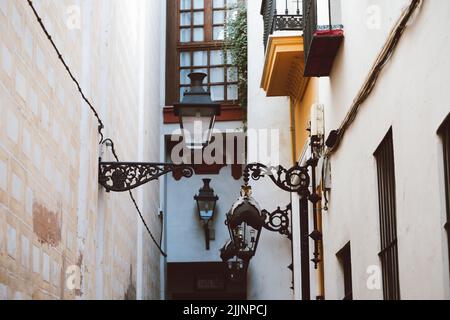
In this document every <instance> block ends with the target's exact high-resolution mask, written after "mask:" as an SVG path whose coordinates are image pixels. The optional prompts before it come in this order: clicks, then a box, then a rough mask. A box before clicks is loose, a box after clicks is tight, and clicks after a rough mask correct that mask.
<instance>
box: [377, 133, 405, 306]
mask: <svg viewBox="0 0 450 320" xmlns="http://www.w3.org/2000/svg"><path fill="white" fill-rule="evenodd" d="M374 156H375V158H376V161H377V174H378V201H379V212H380V213H379V214H380V242H381V251H380V253H379V254H378V256H379V257H380V260H381V265H382V277H383V296H384V299H385V300H400V280H399V264H398V242H397V214H396V210H397V208H396V206H397V204H396V182H395V160H394V143H393V134H392V129H390V130H389V132H388V133H387V135H386V136H385V138H384V139H383V141H382V142H381V144H380V146H379V147H378V149H377V151H375V153H374Z"/></svg>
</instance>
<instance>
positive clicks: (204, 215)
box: [194, 179, 219, 250]
mask: <svg viewBox="0 0 450 320" xmlns="http://www.w3.org/2000/svg"><path fill="white" fill-rule="evenodd" d="M210 183H211V179H203V187H202V188H201V189H200V190H199V192H198V195H196V196H194V199H195V201H196V202H197V212H198V215H199V218H200V220H201V221H202V222H203V227H204V229H205V241H206V250H209V240H210V232H209V222H210V221H211V219H212V218H213V217H214V213H215V210H216V203H217V201H218V200H219V197H218V196H217V195H215V194H214V189H212V188H211V186H210Z"/></svg>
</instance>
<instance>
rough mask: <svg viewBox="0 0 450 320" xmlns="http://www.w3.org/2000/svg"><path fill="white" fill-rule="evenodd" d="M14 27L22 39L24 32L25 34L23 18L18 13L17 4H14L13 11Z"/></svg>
mask: <svg viewBox="0 0 450 320" xmlns="http://www.w3.org/2000/svg"><path fill="white" fill-rule="evenodd" d="M12 25H13V28H14V30H15V31H16V33H17V35H18V36H19V37H21V36H22V32H23V26H22V17H21V16H20V14H19V12H18V11H17V8H16V4H15V3H14V4H13V9H12Z"/></svg>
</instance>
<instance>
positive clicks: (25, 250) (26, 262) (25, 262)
mask: <svg viewBox="0 0 450 320" xmlns="http://www.w3.org/2000/svg"><path fill="white" fill-rule="evenodd" d="M22 266H23V267H25V268H26V269H28V268H29V266H30V240H28V238H27V237H26V236H24V235H22Z"/></svg>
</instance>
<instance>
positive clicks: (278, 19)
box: [261, 0, 307, 97]
mask: <svg viewBox="0 0 450 320" xmlns="http://www.w3.org/2000/svg"><path fill="white" fill-rule="evenodd" d="M279 13H283V14H279ZM261 15H262V16H263V21H264V46H265V51H266V57H265V63H264V70H263V76H262V79H261V87H262V88H263V89H264V91H265V92H266V95H267V96H268V97H281V96H284V97H285V96H291V97H292V96H298V95H299V94H301V93H302V92H303V91H304V89H305V88H306V84H307V79H306V78H304V77H303V73H304V64H305V56H304V49H303V35H302V31H303V16H302V6H301V1H300V0H289V1H286V0H279V1H278V3H277V1H276V0H263V2H262V8H261Z"/></svg>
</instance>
